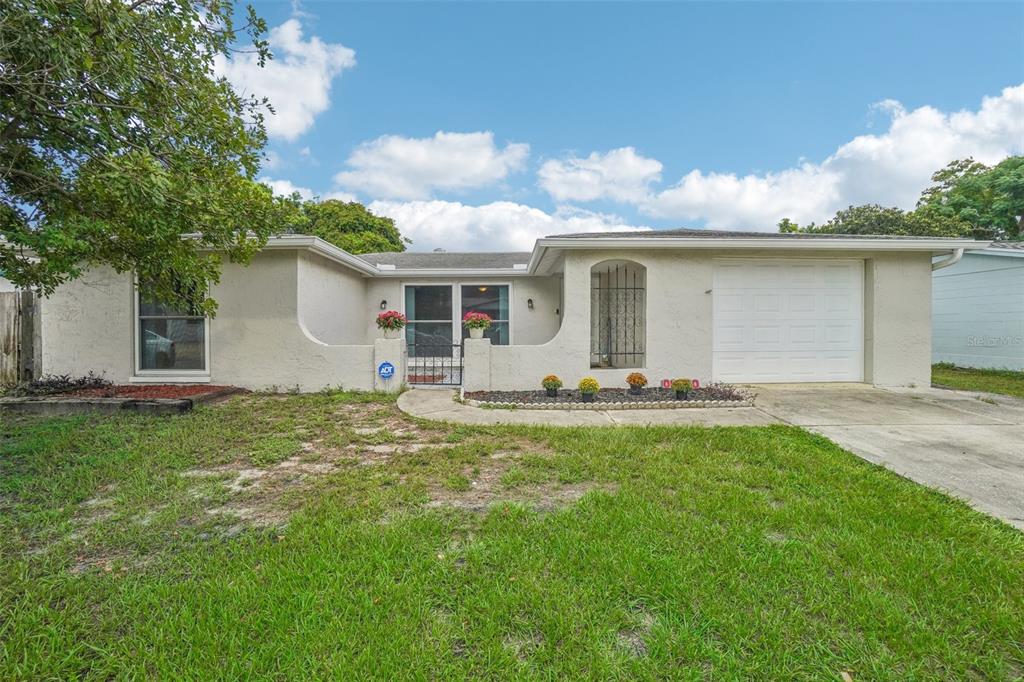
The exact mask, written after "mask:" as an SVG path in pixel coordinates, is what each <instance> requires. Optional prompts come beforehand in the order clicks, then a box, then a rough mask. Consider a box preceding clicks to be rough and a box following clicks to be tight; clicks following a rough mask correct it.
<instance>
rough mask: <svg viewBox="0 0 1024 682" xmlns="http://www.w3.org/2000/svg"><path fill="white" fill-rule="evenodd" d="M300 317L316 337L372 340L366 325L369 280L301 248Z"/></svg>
mask: <svg viewBox="0 0 1024 682" xmlns="http://www.w3.org/2000/svg"><path fill="white" fill-rule="evenodd" d="M298 282H299V297H298V300H299V318H300V319H302V320H304V321H305V323H306V329H308V330H309V333H310V334H312V335H313V336H314V337H315V338H317V339H319V340H320V341H323V342H324V343H331V344H362V343H367V344H372V343H373V337H370V338H367V337H366V335H365V331H364V329H363V325H361V324H360V323H359V321H360V320H361V319H362V317H363V316H364V315H365V314H366V280H365V279H364V278H363V277H362V276H361V275H359V273H357V272H355V271H353V270H350V269H349V268H346V267H341V266H339V265H337V264H335V263H332V262H330V261H329V260H327V259H326V258H324V257H323V256H318V255H316V254H315V253H309V252H308V251H300V252H299V273H298Z"/></svg>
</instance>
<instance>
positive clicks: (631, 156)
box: [538, 147, 661, 202]
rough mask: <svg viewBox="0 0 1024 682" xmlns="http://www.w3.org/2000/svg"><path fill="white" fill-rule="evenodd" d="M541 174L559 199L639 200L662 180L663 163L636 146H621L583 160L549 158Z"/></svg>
mask: <svg viewBox="0 0 1024 682" xmlns="http://www.w3.org/2000/svg"><path fill="white" fill-rule="evenodd" d="M538 175H539V177H540V186H541V187H542V188H543V189H544V190H545V191H546V192H547V193H548V194H550V195H551V196H552V197H554V198H555V199H556V200H557V201H593V200H595V199H613V200H615V201H626V202H636V201H640V200H642V199H643V198H644V197H646V196H647V194H648V192H649V187H650V185H651V183H654V182H657V181H659V180H661V163H660V162H659V161H657V160H655V159H648V158H646V157H643V156H641V155H639V154H637V153H636V149H634V148H633V147H621V148H619V149H613V150H611V151H609V152H607V153H605V154H601V153H599V152H593V153H591V154H590V156H588V157H586V158H582V159H581V158H579V157H577V156H570V157H568V158H565V159H552V160H550V161H545V162H544V164H543V165H542V166H541V167H540V171H539V172H538Z"/></svg>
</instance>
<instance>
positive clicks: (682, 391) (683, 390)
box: [672, 379, 693, 400]
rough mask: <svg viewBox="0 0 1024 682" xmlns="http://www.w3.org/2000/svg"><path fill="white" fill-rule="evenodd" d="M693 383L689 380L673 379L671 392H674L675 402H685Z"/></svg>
mask: <svg viewBox="0 0 1024 682" xmlns="http://www.w3.org/2000/svg"><path fill="white" fill-rule="evenodd" d="M691 388H693V382H692V381H690V380H689V379H673V380H672V390H673V391H675V392H676V400H686V399H687V397H688V396H689V395H690V389H691Z"/></svg>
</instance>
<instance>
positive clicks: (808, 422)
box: [398, 384, 1024, 530]
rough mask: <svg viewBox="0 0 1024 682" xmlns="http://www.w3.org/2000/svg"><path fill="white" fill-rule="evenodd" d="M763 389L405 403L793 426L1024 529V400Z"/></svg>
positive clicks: (452, 413) (432, 408) (470, 412)
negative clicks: (536, 406)
mask: <svg viewBox="0 0 1024 682" xmlns="http://www.w3.org/2000/svg"><path fill="white" fill-rule="evenodd" d="M755 391H756V392H757V398H756V401H757V402H756V407H730V408H711V409H707V408H704V409H702V408H684V409H674V410H605V411H597V410H593V411H591V410H486V409H483V408H479V407H470V406H468V405H462V404H460V403H457V402H455V400H454V399H453V398H454V397H455V393H454V392H453V391H434V390H422V389H417V390H412V391H408V392H406V393H403V394H402V395H401V397H399V399H398V407H399V408H401V409H402V410H404V411H405V412H408V413H409V414H411V415H413V416H416V417H423V418H425V419H436V420H441V421H450V422H459V423H463V424H540V425H552V426H613V425H616V424H619V425H648V424H650V425H666V426H686V425H708V426H761V425H765V424H791V425H793V426H801V427H803V428H805V429H808V430H810V431H814V432H816V433H820V434H821V435H823V436H825V437H826V438H830V439H831V440H833V441H835V442H836V443H837V444H839V445H840V446H841V447H843V448H845V449H847V450H849V451H850V452H853V453H854V454H856V455H859V456H860V457H862V458H864V459H866V460H868V461H869V462H874V463H875V464H880V465H882V466H884V467H886V468H888V469H891V470H892V471H895V472H896V473H898V474H900V475H902V476H906V477H907V478H909V479H911V480H913V481H916V482H918V483H921V484H923V485H927V486H930V487H933V488H938V489H940V490H942V491H945V492H948V493H950V494H951V495H953V496H955V497H959V498H961V499H963V500H965V501H966V502H968V503H969V504H970V505H971V506H973V507H974V508H976V509H978V510H980V511H983V512H986V513H988V514H991V515H993V516H995V517H997V518H1000V519H1002V520H1004V521H1006V522H1007V523H1009V524H1011V525H1014V526H1016V527H1017V528H1020V529H1022V530H1024V401H1022V400H1016V399H1014V398H1009V397H1006V396H1001V395H991V394H979V393H972V392H968V391H947V390H942V389H934V388H916V389H882V388H875V387H872V386H868V385H865V384H802V385H782V384H775V385H763V386H757V387H755Z"/></svg>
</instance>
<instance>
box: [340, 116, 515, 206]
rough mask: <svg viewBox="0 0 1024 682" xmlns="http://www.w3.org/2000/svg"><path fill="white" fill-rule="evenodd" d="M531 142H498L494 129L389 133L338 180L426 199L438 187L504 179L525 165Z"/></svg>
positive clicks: (366, 147) (360, 150) (383, 193)
mask: <svg viewBox="0 0 1024 682" xmlns="http://www.w3.org/2000/svg"><path fill="white" fill-rule="evenodd" d="M529 153H530V146H529V145H527V144H516V143H510V144H508V145H506V146H505V147H504V148H498V147H497V146H496V145H495V144H494V133H492V132H490V131H487V132H478V133H447V132H444V131H439V132H437V133H436V134H435V135H434V136H433V137H426V138H409V137H401V136H399V135H384V136H382V137H378V138H377V139H376V140H373V141H371V142H365V143H363V144H362V145H360V146H359V147H357V148H356V150H355V151H354V152H353V153H352V155H351V156H349V158H348V161H347V162H346V163H347V164H348V166H349V167H350V169H351V170H346V171H342V172H341V173H338V174H337V175H336V176H335V177H334V180H335V182H336V183H338V184H339V185H341V186H342V187H345V188H347V189H351V190H360V191H363V192H366V193H367V194H369V195H370V196H373V197H377V198H381V199H427V198H429V197H430V196H431V195H432V193H433V191H434V190H438V189H441V190H465V189H470V188H474V187H483V186H486V185H490V184H493V183H495V182H498V181H500V180H503V179H505V178H506V177H507V176H508V175H509V174H510V173H512V172H514V171H516V170H519V169H520V168H522V167H523V164H524V163H525V161H526V157H527V156H528V155H529Z"/></svg>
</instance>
